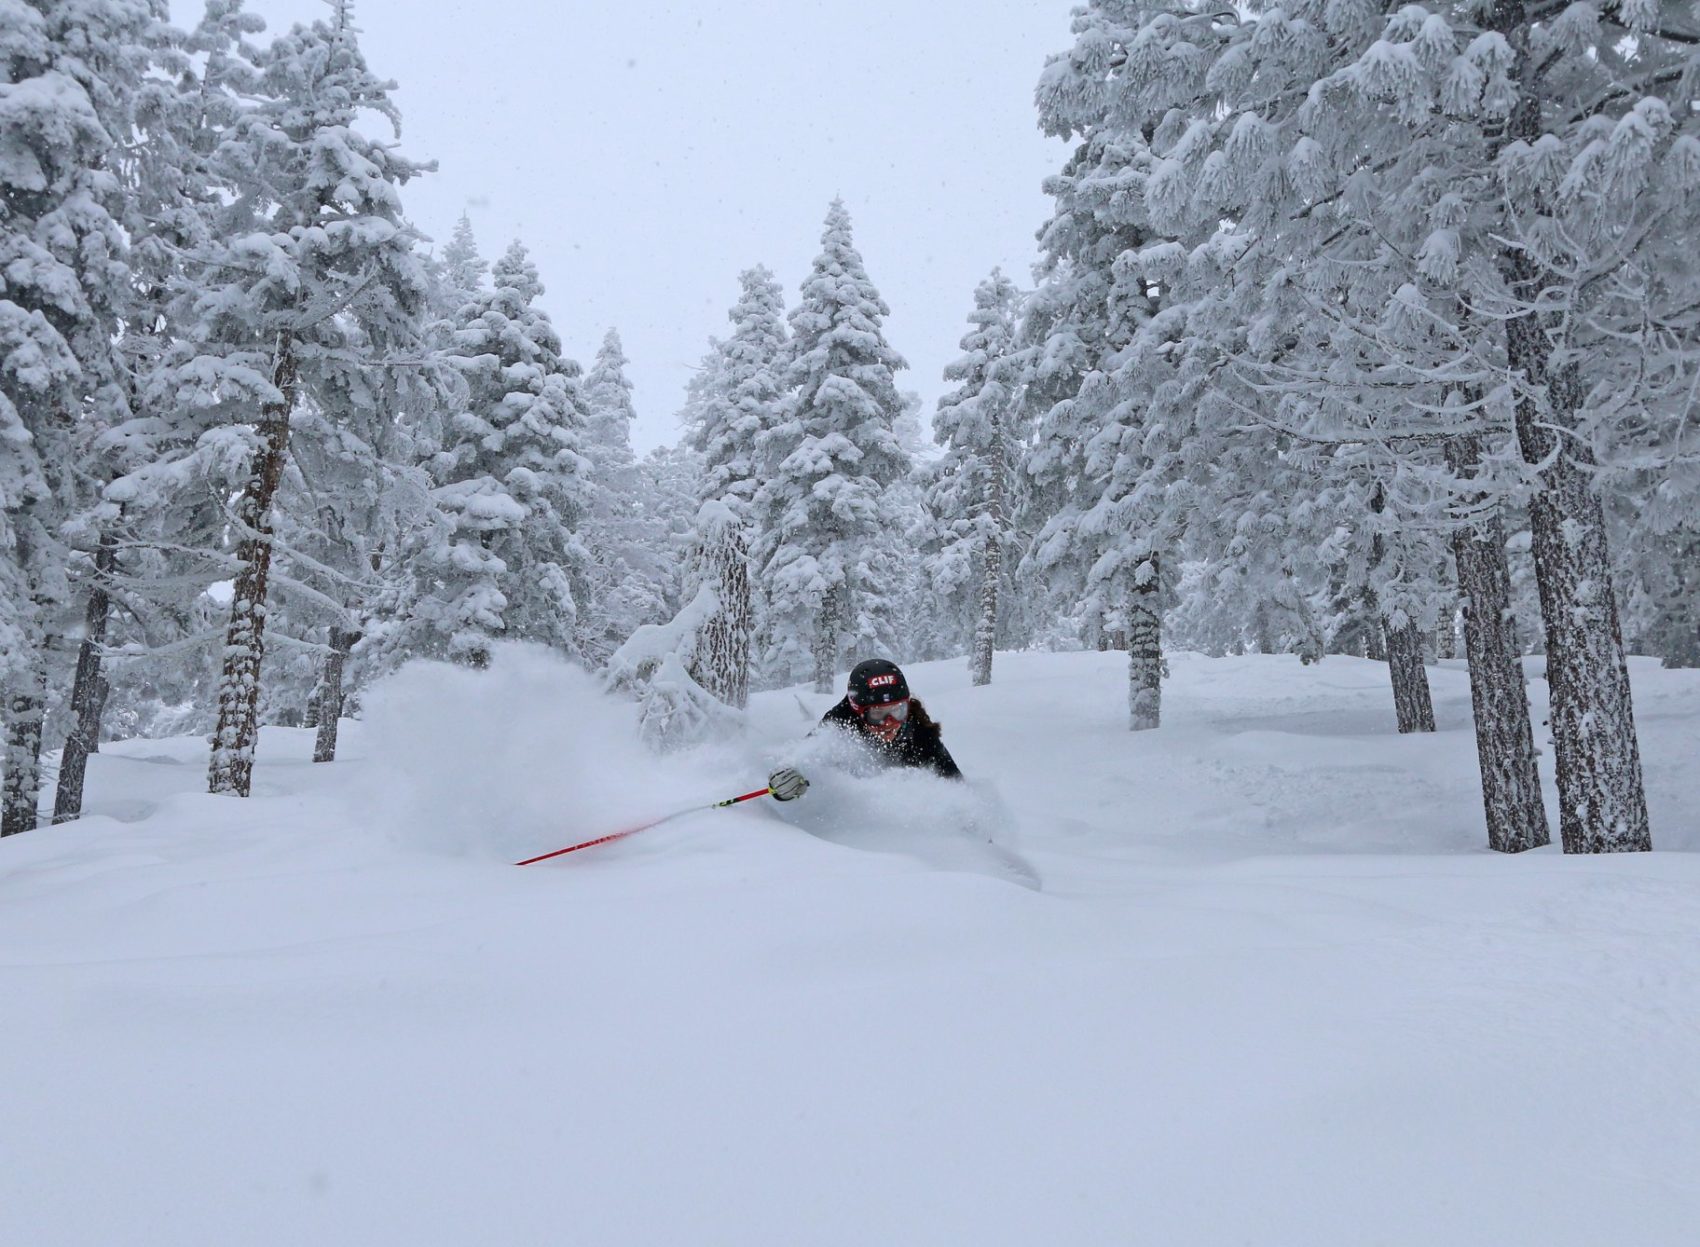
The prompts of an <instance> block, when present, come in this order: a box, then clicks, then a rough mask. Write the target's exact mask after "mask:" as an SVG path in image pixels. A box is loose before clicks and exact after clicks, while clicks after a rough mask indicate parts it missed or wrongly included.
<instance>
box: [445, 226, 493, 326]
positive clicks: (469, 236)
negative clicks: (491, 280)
mask: <svg viewBox="0 0 1700 1247" xmlns="http://www.w3.org/2000/svg"><path fill="white" fill-rule="evenodd" d="M489 271H490V266H489V265H488V264H486V263H485V262H484V259H483V257H482V256H480V255H479V254H478V240H477V239H476V238H475V237H473V233H472V218H471V217H470V216H468V215H467V214H466V213H464V212H463V213H461V214H460V219H459V220H458V221H456V222H455V228H454V233H453V234H451V235H449V242H448V245H447V246H446V247H444V248H443V259H442V279H441V282H440V283H439V285H438V288H437V290H436V292H435V295H434V302H435V303H436V307H437V311H438V314H439V315H440V316H444V317H448V316H453V315H454V314H455V313H456V312H458V311H460V309H461V308H462V307H464V306H465V305H466V304H467V303H468V302H470V301H471V300H472V299H475V298H477V297H478V292H479V291H480V290H482V289H483V288H484V274H485V273H487V272H489Z"/></svg>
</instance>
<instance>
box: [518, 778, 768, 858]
mask: <svg viewBox="0 0 1700 1247" xmlns="http://www.w3.org/2000/svg"><path fill="white" fill-rule="evenodd" d="M772 791H773V789H771V788H758V789H756V791H754V792H746V793H745V794H744V795H743V796H741V797H727V798H726V800H724V801H715V802H713V803H712V804H710V805H693V806H692V807H691V808H690V809H688V810H675V811H674V812H673V813H671V814H668V815H665V816H664V817H661V818H658V819H655V820H654V821H653V822H648V823H642V824H640V825H638V826H636V827H628V828H626V829H625V830H624V831H615V832H610V833H609V834H608V835H606V836H597V837H596V839H594V840H584V841H581V842H579V843H578V844H569V845H568V846H567V847H566V848H564V849H556V850H555V851H554V852H553V853H540V854H538V855H537V856H536V857H528V858H526V859H525V860H524V861H523V862H515V863H514V865H515V866H530V865H532V864H533V863H535V862H546V861H548V860H549V859H550V858H551V857H560V856H561V855H562V854H564V853H577V852H578V851H579V850H580V849H593V848H595V847H596V846H597V845H599V844H612V843H613V842H614V841H616V840H624V839H625V838H626V837H627V836H635V835H637V833H638V832H640V831H648V830H649V829H650V828H651V827H659V826H661V824H662V823H670V822H672V821H673V820H674V819H675V818H683V817H684V816H685V815H687V814H700V813H702V812H703V811H704V810H724V809H725V808H726V807H727V806H729V805H737V804H738V803H740V802H742V801H754V800H755V799H756V798H757V797H765V796H767V794H768V793H770V792H772Z"/></svg>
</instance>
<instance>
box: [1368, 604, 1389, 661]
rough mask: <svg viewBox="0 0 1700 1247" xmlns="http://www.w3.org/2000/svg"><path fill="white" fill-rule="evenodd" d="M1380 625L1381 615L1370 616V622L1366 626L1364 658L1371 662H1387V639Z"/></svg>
mask: <svg viewBox="0 0 1700 1247" xmlns="http://www.w3.org/2000/svg"><path fill="white" fill-rule="evenodd" d="M1379 624H1380V616H1379V615H1372V616H1370V622H1367V623H1365V624H1364V630H1363V638H1364V641H1363V643H1364V657H1365V658H1367V659H1369V660H1370V661H1371V662H1386V661H1387V637H1386V634H1385V633H1384V632H1383V630H1382V629H1381V627H1380V626H1378V625H1379Z"/></svg>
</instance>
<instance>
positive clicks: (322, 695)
mask: <svg viewBox="0 0 1700 1247" xmlns="http://www.w3.org/2000/svg"><path fill="white" fill-rule="evenodd" d="M359 640H360V634H359V633H358V632H355V631H354V630H353V629H351V628H337V627H333V628H332V629H331V652H330V653H328V654H326V655H325V669H324V671H323V673H322V674H321V675H320V676H319V690H318V696H316V697H315V698H314V699H313V708H314V710H315V712H316V714H317V716H318V723H317V724H316V726H317V727H318V734H317V735H316V736H315V737H314V738H313V761H315V762H335V761H336V730H337V724H338V723H339V722H340V721H341V719H342V670H343V667H344V666H345V665H346V664H347V662H348V654H349V651H350V650H352V649H353V648H354V647H355V645H356V644H357V643H358V642H359Z"/></svg>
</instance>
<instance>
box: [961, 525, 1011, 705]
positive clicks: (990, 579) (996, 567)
mask: <svg viewBox="0 0 1700 1247" xmlns="http://www.w3.org/2000/svg"><path fill="white" fill-rule="evenodd" d="M1002 577H1003V543H1002V542H1001V541H999V540H998V538H997V537H996V536H995V535H994V536H990V537H988V538H987V539H986V543H985V547H984V549H982V551H981V553H980V617H979V618H978V619H977V620H976V621H975V623H974V651H973V653H972V655H971V656H970V657H969V661H968V671H969V679H970V682H971V683H973V684H974V685H975V686H979V685H982V684H990V683H991V682H992V654H993V652H994V651H995V649H996V647H997V641H998V585H999V584H1000V583H1001V580H1002Z"/></svg>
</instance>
